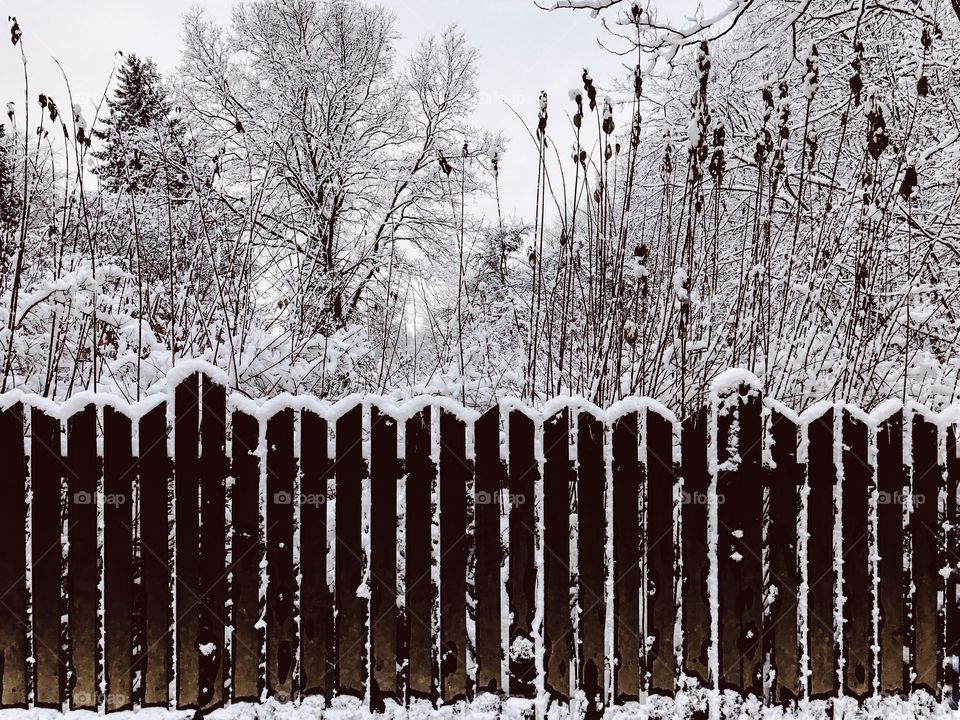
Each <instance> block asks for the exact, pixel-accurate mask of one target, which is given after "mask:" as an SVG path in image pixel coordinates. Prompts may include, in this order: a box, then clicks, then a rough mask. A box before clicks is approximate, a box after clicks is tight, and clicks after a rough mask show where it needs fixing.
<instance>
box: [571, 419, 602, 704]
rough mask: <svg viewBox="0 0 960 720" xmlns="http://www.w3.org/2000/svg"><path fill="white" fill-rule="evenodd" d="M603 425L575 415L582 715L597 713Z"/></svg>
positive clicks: (600, 668) (578, 672) (600, 683)
mask: <svg viewBox="0 0 960 720" xmlns="http://www.w3.org/2000/svg"><path fill="white" fill-rule="evenodd" d="M603 442H604V426H603V423H602V422H600V421H599V420H597V419H596V418H594V417H593V416H591V415H588V414H586V413H581V414H580V415H579V416H578V417H577V465H578V469H577V479H576V482H577V527H578V528H579V531H578V533H577V564H578V574H579V577H580V588H579V589H580V632H579V637H578V638H577V639H578V643H579V652H578V653H577V659H578V661H579V667H578V668H577V689H579V690H581V691H582V692H583V693H584V695H585V696H586V700H587V707H586V717H587V718H593V717H599V716H600V714H602V712H603V707H604V705H605V698H604V697H603V672H604V665H605V663H604V657H605V652H604V641H605V637H604V635H605V632H606V598H605V591H604V586H605V583H606V573H605V570H606V545H607V538H606V532H605V528H606V525H607V517H606V509H605V505H604V500H605V497H606V484H607V472H606V462H605V460H604V452H603Z"/></svg>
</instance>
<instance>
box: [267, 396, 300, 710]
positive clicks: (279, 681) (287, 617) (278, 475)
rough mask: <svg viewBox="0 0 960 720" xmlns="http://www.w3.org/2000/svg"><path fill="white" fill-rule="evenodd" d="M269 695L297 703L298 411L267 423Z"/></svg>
mask: <svg viewBox="0 0 960 720" xmlns="http://www.w3.org/2000/svg"><path fill="white" fill-rule="evenodd" d="M266 439H267V616H266V620H267V693H268V694H269V695H270V696H271V697H275V698H277V699H278V700H281V701H285V700H290V699H291V698H292V697H293V661H294V658H295V657H296V655H295V652H296V637H295V634H296V628H295V627H294V624H295V617H294V612H293V598H294V590H295V586H294V578H293V569H294V568H293V504H294V503H295V502H299V501H300V499H299V497H294V484H293V480H294V476H295V475H296V472H297V467H296V460H295V459H294V457H293V410H290V409H289V408H287V409H284V410H280V411H279V412H278V413H277V414H275V415H273V416H272V417H271V418H269V419H268V420H267V434H266Z"/></svg>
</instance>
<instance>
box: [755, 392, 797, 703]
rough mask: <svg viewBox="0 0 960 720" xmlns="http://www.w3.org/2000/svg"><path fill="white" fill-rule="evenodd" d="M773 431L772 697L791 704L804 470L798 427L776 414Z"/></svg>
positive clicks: (766, 632)
mask: <svg viewBox="0 0 960 720" xmlns="http://www.w3.org/2000/svg"><path fill="white" fill-rule="evenodd" d="M769 432H770V434H771V440H772V441H773V447H772V448H771V450H770V452H771V456H772V458H771V459H772V460H773V467H772V468H770V469H768V470H767V472H766V473H765V477H766V478H767V481H768V486H769V492H770V529H769V531H768V541H769V545H770V584H771V585H772V587H773V588H774V589H775V590H774V598H773V601H772V605H771V607H770V615H769V618H768V620H767V622H768V623H769V625H768V626H767V627H766V628H765V629H764V638H765V641H764V642H765V645H766V646H767V649H766V651H767V652H768V653H769V655H770V667H771V669H772V671H773V672H772V675H773V678H772V680H771V688H770V690H771V692H770V695H771V697H772V698H773V700H774V702H778V703H781V704H784V705H785V704H788V703H791V702H793V701H795V700H797V699H799V697H800V653H799V646H800V640H799V631H800V628H799V624H798V616H797V613H798V603H797V599H798V597H799V594H800V566H799V560H798V555H797V544H798V540H799V538H798V536H797V519H798V518H799V517H800V488H801V485H802V484H803V467H802V466H801V465H799V464H798V463H797V426H796V424H795V423H793V422H792V421H791V420H790V419H789V418H787V417H785V416H784V415H782V414H781V413H779V412H777V411H776V410H772V411H771V418H770V429H769Z"/></svg>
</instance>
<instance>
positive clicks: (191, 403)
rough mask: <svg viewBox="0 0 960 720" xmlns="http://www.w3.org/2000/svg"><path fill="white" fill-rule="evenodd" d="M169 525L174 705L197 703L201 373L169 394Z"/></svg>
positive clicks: (194, 704) (198, 670)
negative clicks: (171, 528) (172, 535)
mask: <svg viewBox="0 0 960 720" xmlns="http://www.w3.org/2000/svg"><path fill="white" fill-rule="evenodd" d="M174 414H175V416H174V421H173V443H174V457H175V461H174V478H175V480H174V514H175V516H176V522H175V523H174V532H175V533H176V540H175V549H174V553H175V564H174V568H175V575H176V604H175V611H176V615H175V617H176V633H177V634H176V637H177V642H176V654H177V661H176V662H177V665H176V678H177V707H178V708H195V707H197V699H198V685H199V680H200V666H199V657H198V651H197V631H198V630H199V620H200V611H199V602H198V601H199V600H200V569H199V564H198V562H197V560H198V557H197V547H198V546H199V545H200V472H199V470H200V467H199V459H200V452H199V446H200V376H199V374H196V373H194V374H193V375H190V376H189V377H187V378H186V379H185V380H183V381H182V382H181V383H180V384H179V385H177V389H176V392H175V395H174Z"/></svg>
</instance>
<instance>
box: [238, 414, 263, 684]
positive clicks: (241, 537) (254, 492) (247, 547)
mask: <svg viewBox="0 0 960 720" xmlns="http://www.w3.org/2000/svg"><path fill="white" fill-rule="evenodd" d="M230 424H231V428H232V438H231V453H230V454H231V467H232V472H233V497H232V506H231V511H230V516H231V519H232V522H233V547H232V548H231V551H232V552H231V566H230V572H231V575H232V586H231V592H232V600H233V603H232V615H233V639H232V646H233V650H232V653H231V657H230V660H231V662H232V669H231V673H230V675H231V683H230V684H231V693H232V698H233V700H234V702H239V701H255V700H257V699H258V698H259V697H260V677H259V676H260V669H259V668H260V663H259V657H260V633H259V632H258V630H257V621H258V619H259V616H260V612H259V604H260V600H259V596H260V554H261V552H262V547H261V543H260V501H259V498H260V462H259V458H258V455H257V446H258V443H259V440H260V426H259V422H258V421H257V419H256V418H255V417H252V416H250V415H247V414H246V413H244V412H240V411H239V410H235V411H233V413H232V414H231V422H230Z"/></svg>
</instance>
